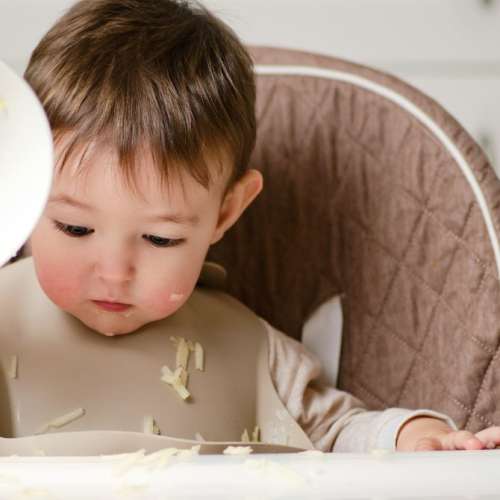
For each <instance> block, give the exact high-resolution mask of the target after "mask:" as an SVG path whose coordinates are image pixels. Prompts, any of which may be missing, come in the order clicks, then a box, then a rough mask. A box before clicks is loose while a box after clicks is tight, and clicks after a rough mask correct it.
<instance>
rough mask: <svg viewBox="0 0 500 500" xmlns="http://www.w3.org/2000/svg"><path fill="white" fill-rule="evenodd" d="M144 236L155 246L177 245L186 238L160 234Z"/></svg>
mask: <svg viewBox="0 0 500 500" xmlns="http://www.w3.org/2000/svg"><path fill="white" fill-rule="evenodd" d="M142 237H143V238H144V239H145V240H146V241H149V242H150V243H151V244H152V245H153V246H155V247H175V246H177V245H180V244H181V243H183V242H184V239H182V238H179V239H173V238H160V237H159V236H154V235H153V234H143V235H142Z"/></svg>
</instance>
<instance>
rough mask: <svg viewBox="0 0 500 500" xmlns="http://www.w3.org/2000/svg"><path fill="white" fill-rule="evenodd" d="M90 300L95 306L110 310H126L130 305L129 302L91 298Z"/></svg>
mask: <svg viewBox="0 0 500 500" xmlns="http://www.w3.org/2000/svg"><path fill="white" fill-rule="evenodd" d="M92 302H93V303H94V304H95V305H96V306H97V307H100V308H101V309H104V310H105V311H111V312H121V311H126V310H127V309H129V308H131V307H132V306H131V305H130V304H122V303H121V302H106V301H104V300H93V301H92Z"/></svg>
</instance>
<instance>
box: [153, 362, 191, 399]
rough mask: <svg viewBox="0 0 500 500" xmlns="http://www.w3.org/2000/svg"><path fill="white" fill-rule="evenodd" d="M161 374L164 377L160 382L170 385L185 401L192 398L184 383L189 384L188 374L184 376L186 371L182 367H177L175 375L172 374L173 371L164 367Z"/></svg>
mask: <svg viewBox="0 0 500 500" xmlns="http://www.w3.org/2000/svg"><path fill="white" fill-rule="evenodd" d="M161 372H162V376H161V377H160V380H161V381H162V382H165V383H167V384H168V385H170V386H171V387H172V388H173V389H174V390H175V391H176V392H177V394H178V395H179V396H180V397H181V398H182V399H184V400H185V399H187V398H189V397H190V396H191V394H190V392H189V391H188V390H187V388H186V386H185V385H184V384H183V382H182V381H183V380H184V381H186V382H187V374H186V375H183V373H185V371H184V369H183V368H182V366H179V367H177V368H176V370H175V372H174V373H172V370H170V368H169V367H168V366H162V368H161Z"/></svg>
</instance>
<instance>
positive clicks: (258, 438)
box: [252, 425, 260, 443]
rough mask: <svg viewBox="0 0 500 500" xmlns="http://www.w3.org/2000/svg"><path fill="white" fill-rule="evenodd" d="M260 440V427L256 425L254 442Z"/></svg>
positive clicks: (253, 435) (253, 436)
mask: <svg viewBox="0 0 500 500" xmlns="http://www.w3.org/2000/svg"><path fill="white" fill-rule="evenodd" d="M259 441H260V428H259V426H258V425H256V426H255V427H254V430H253V432H252V443H258V442H259Z"/></svg>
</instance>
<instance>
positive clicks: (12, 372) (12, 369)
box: [9, 356, 18, 379]
mask: <svg viewBox="0 0 500 500" xmlns="http://www.w3.org/2000/svg"><path fill="white" fill-rule="evenodd" d="M17 365H18V359H17V356H12V357H11V358H10V366H9V377H10V378H12V379H16V378H17Z"/></svg>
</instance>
